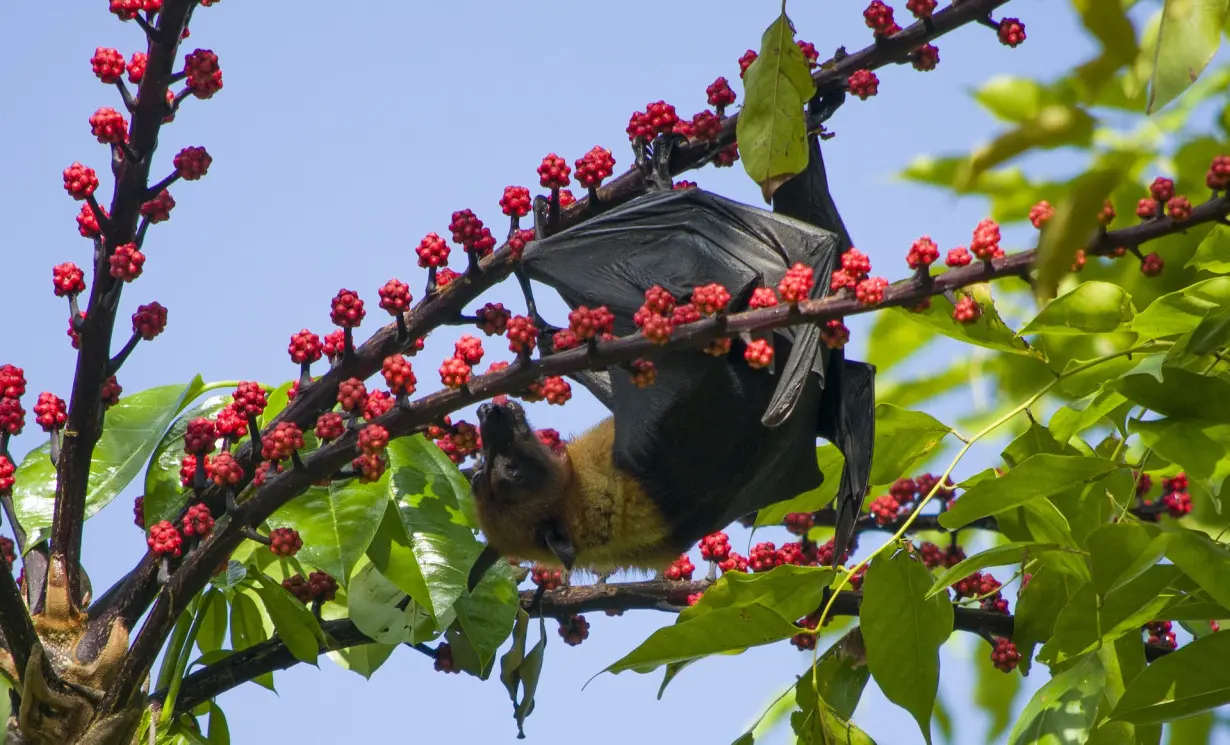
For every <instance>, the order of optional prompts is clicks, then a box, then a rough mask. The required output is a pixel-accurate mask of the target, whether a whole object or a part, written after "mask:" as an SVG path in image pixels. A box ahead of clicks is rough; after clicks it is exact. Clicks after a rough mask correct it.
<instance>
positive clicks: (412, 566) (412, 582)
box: [367, 499, 432, 610]
mask: <svg viewBox="0 0 1230 745" xmlns="http://www.w3.org/2000/svg"><path fill="white" fill-rule="evenodd" d="M385 504H386V507H385V511H384V518H383V519H381V521H380V527H379V528H377V529H376V534H375V535H374V536H372V541H371V543H369V544H368V545H367V558H368V559H370V560H371V562H372V564H373V565H375V567H376V569H378V570H379V571H380V573H381V574H383V575H384V577H385V579H387V580H389V581H390V582H392V583H393V584H395V585H397V587H398V588H399V589H400V590H401V591H402V592H404V593H406V594H407V595H409V596H410V599H411V600H413V601H414V602H416V603H418V604H419V605H421V606H423V607H424V608H427V609H428V610H431V607H432V606H431V594H430V592H429V591H428V589H427V580H426V579H424V578H423V570H422V569H420V568H419V562H418V559H416V558H415V556H414V548H413V546H412V545H411V543H410V534H409V533H407V532H406V526H405V525H404V524H402V521H401V512H400V510H398V508H397V504H396V503H395V502H394V501H393V500H391V499H390V500H386V502H385Z"/></svg>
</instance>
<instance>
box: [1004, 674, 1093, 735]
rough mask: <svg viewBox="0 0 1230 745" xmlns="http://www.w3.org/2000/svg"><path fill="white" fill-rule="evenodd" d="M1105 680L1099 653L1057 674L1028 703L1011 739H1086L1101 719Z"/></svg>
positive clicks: (1013, 730) (1013, 729)
mask: <svg viewBox="0 0 1230 745" xmlns="http://www.w3.org/2000/svg"><path fill="white" fill-rule="evenodd" d="M1105 680H1106V671H1105V669H1104V668H1103V667H1102V663H1101V661H1100V660H1099V659H1098V657H1097V655H1087V656H1086V657H1084V658H1083V659H1082V660H1081V661H1080V662H1078V663H1077V664H1075V665H1073V666H1072V667H1070V668H1068V669H1067V670H1064V671H1063V672H1061V673H1059V674H1058V675H1056V676H1054V677H1053V678H1051V679H1050V680H1049V681H1047V682H1046V684H1045V685H1043V686H1042V687H1041V688H1040V689H1038V692H1037V693H1035V694H1034V696H1033V698H1032V699H1030V700H1029V703H1028V704H1026V705H1025V709H1024V710H1023V711H1022V712H1021V715H1020V717H1019V718H1018V719H1017V722H1016V726H1014V727H1013V728H1012V734H1010V735H1009V736H1008V742H1009V743H1011V745H1034V744H1035V743H1037V744H1038V745H1042V744H1043V743H1048V742H1059V743H1068V742H1071V743H1077V742H1084V741H1085V740H1087V739H1088V738H1089V732H1090V730H1092V729H1093V725H1094V722H1096V721H1097V716H1098V699H1099V698H1100V697H1101V696H1102V685H1103V683H1104V682H1105Z"/></svg>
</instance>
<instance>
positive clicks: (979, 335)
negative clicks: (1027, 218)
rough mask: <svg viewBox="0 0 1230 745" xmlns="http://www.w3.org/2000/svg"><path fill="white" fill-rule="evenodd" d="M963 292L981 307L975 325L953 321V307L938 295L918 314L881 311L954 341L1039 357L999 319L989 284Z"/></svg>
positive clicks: (893, 309) (899, 309) (902, 310)
mask: <svg viewBox="0 0 1230 745" xmlns="http://www.w3.org/2000/svg"><path fill="white" fill-rule="evenodd" d="M964 291H965V292H967V293H969V294H972V295H973V297H974V299H975V300H976V301H977V302H978V305H979V307H981V308H982V316H981V317H980V318H979V319H978V321H977V323H971V324H963V323H957V322H956V321H954V320H953V318H952V311H953V304H952V303H951V302H950V301H949V300H948V299H947V298H945V297H943V296H942V295H937V296H935V297H933V298H931V307H930V308H928V309H927V310H924V311H922V312H921V313H914V312H911V311H908V310H904V309H902V308H890V309H889V310H887V311H885V312H887V313H899V314H903V315H904V317H905V318H908V319H910V320H911V321H914V322H915V323H916V324H919V325H921V326H926V327H928V328H931V329H934V330H936V331H939V332H940V333H941V334H943V335H945V336H948V337H951V338H953V339H956V340H957V341H963V342H966V343H968V344H974V345H976V346H979V347H986V348H987V349H994V350H997V351H1000V352H1011V353H1013V354H1023V355H1029V356H1031V357H1038V358H1041V357H1042V354H1041V353H1040V352H1039V351H1038V350H1036V349H1034V348H1033V347H1031V346H1029V344H1028V343H1026V342H1025V340H1024V339H1021V338H1020V337H1019V336H1017V334H1016V332H1015V331H1013V330H1012V329H1011V328H1009V327H1008V326H1007V324H1005V323H1004V320H1003V319H1002V318H1000V317H999V311H997V310H995V304H994V302H993V301H992V298H991V290H990V286H989V285H986V284H977V285H970V286H968V287H966V288H965V289H964Z"/></svg>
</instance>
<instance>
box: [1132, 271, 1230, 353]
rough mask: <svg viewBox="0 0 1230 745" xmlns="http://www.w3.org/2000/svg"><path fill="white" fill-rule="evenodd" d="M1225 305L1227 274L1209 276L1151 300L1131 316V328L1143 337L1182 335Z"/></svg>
mask: <svg viewBox="0 0 1230 745" xmlns="http://www.w3.org/2000/svg"><path fill="white" fill-rule="evenodd" d="M1226 308H1230V277H1213V278H1212V279H1206V280H1204V281H1203V282H1197V283H1195V284H1193V285H1190V286H1188V287H1185V288H1183V289H1182V290H1177V291H1175V292H1172V293H1169V294H1167V295H1162V296H1161V297H1159V298H1158V299H1156V300H1154V301H1153V302H1152V303H1150V304H1149V306H1148V307H1146V308H1145V309H1144V310H1142V311H1140V312H1139V313H1137V314H1136V317H1135V318H1133V319H1132V330H1133V331H1135V332H1136V333H1138V334H1140V335H1141V337H1142V338H1145V339H1160V338H1162V337H1165V336H1174V335H1177V334H1185V333H1187V332H1188V331H1192V330H1194V329H1195V328H1196V327H1197V326H1199V325H1200V322H1201V321H1203V320H1204V319H1205V318H1206V317H1207V316H1210V315H1212V314H1213V313H1214V312H1218V311H1221V310H1224V309H1226Z"/></svg>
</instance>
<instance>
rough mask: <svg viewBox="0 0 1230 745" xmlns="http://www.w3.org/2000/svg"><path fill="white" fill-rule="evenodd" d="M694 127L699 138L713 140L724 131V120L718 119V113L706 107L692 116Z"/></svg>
mask: <svg viewBox="0 0 1230 745" xmlns="http://www.w3.org/2000/svg"><path fill="white" fill-rule="evenodd" d="M692 129H693V131H694V133H695V135H696V137H697V139H701V140H708V141H710V142H712V141H714V140H716V139H717V138H718V135H720V134H721V133H722V120H721V119H718V116H717V114H714V113H713V112H712V111H709V110H708V109H706V110H705V111H702V112H700V113H699V114H697V115H696V116H694V117H692Z"/></svg>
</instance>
